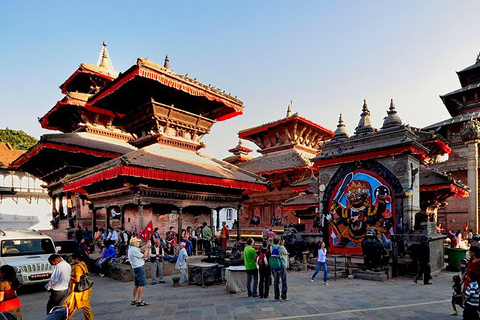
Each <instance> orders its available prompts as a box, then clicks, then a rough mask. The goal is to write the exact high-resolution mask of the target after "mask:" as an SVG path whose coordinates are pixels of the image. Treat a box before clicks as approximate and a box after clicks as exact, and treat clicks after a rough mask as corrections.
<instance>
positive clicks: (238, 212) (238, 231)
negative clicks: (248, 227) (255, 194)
mask: <svg viewBox="0 0 480 320" xmlns="http://www.w3.org/2000/svg"><path fill="white" fill-rule="evenodd" d="M241 212H242V205H241V204H239V205H238V208H237V241H240V236H241V231H242V230H241V228H240V225H241V223H240V213H241Z"/></svg>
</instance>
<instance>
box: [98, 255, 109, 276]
mask: <svg viewBox="0 0 480 320" xmlns="http://www.w3.org/2000/svg"><path fill="white" fill-rule="evenodd" d="M96 265H97V266H98V267H99V268H100V273H103V274H106V273H107V267H108V258H102V259H100V260H97V262H96Z"/></svg>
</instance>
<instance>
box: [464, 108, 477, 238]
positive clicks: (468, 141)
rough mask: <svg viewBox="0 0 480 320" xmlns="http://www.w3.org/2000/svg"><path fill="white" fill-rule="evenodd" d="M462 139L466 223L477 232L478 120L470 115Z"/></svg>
mask: <svg viewBox="0 0 480 320" xmlns="http://www.w3.org/2000/svg"><path fill="white" fill-rule="evenodd" d="M462 140H463V142H464V143H465V145H466V146H467V181H468V186H469V187H470V197H469V200H468V224H469V228H470V229H472V230H473V232H474V233H478V143H480V122H479V121H478V120H475V119H474V118H473V114H472V115H470V120H469V121H467V122H466V123H465V124H464V127H463V131H462Z"/></svg>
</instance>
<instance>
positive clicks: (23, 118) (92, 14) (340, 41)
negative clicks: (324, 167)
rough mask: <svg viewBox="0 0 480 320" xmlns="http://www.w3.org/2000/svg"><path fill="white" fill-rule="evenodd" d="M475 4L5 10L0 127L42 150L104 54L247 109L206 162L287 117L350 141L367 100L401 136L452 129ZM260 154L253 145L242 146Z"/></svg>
mask: <svg viewBox="0 0 480 320" xmlns="http://www.w3.org/2000/svg"><path fill="white" fill-rule="evenodd" d="M478 12H479V3H478V1H473V0H471V1H469V0H462V1H453V0H438V1H430V0H422V1H418V0H405V1H385V0H378V1H354V0H350V1H342V0H331V1H321V0H312V1H282V0H275V1H225V0H223V1H141V2H137V1H119V0H117V1H64V0H62V1H7V0H4V1H1V0H0V35H1V36H0V41H1V43H0V128H5V127H9V128H11V129H18V130H23V131H25V132H26V133H28V134H30V135H32V136H34V137H36V138H39V137H40V136H41V135H42V134H44V133H48V132H49V131H46V130H43V129H41V127H40V124H39V123H38V121H37V117H42V116H43V115H44V114H45V113H46V112H47V111H48V110H50V109H51V108H52V107H53V106H54V105H55V103H56V101H57V100H60V99H61V98H62V95H61V93H60V90H59V89H58V86H59V85H60V84H62V83H63V82H64V81H65V80H66V79H67V78H68V77H69V76H70V75H71V74H72V73H73V72H74V71H75V70H76V68H77V67H78V65H79V64H80V63H82V62H86V63H91V64H95V63H96V62H97V59H98V55H99V52H100V50H101V47H102V41H103V40H106V41H107V43H108V50H109V53H110V55H111V57H112V61H113V66H114V68H115V69H116V71H117V72H121V71H125V70H126V69H128V68H129V67H130V66H132V65H133V64H134V63H135V61H136V58H138V57H146V58H149V59H150V60H152V61H154V62H157V63H160V64H162V63H163V60H164V57H165V55H166V54H168V56H169V58H170V63H171V67H172V68H173V69H174V70H175V71H177V72H178V73H181V74H186V73H188V75H189V76H190V77H192V78H197V79H198V80H199V81H202V82H203V83H205V84H212V85H215V86H217V87H219V88H221V89H222V90H225V91H226V92H230V93H231V94H232V95H237V96H238V97H239V98H240V99H242V100H243V101H244V106H245V110H244V114H243V115H241V116H238V117H236V118H233V119H230V120H227V121H224V122H220V123H217V124H215V125H214V126H213V129H212V131H211V133H210V135H208V136H207V137H205V138H204V142H205V143H206V144H207V148H206V149H203V150H202V152H203V153H206V154H208V155H211V156H214V157H217V158H224V157H227V156H229V153H228V151H227V150H228V149H230V148H232V147H234V146H235V145H236V144H237V143H238V136H237V133H238V131H240V130H242V129H246V128H249V127H253V126H257V125H260V124H262V123H266V122H271V121H275V120H278V119H280V118H283V117H285V114H286V110H287V105H288V103H289V101H290V100H293V112H298V113H299V114H300V116H302V117H305V118H307V119H309V120H311V121H314V122H316V123H318V124H320V125H322V126H324V127H326V128H328V129H330V130H332V131H333V130H335V128H336V125H337V120H338V116H339V114H340V113H343V115H344V120H345V124H346V126H347V130H348V131H349V132H350V133H353V131H354V129H355V127H356V126H357V124H358V121H359V119H360V113H361V108H362V104H363V99H367V101H368V105H369V109H370V111H371V114H372V115H371V119H372V122H373V125H374V126H375V127H377V128H379V127H381V126H382V121H383V118H384V117H385V116H386V111H387V110H388V107H389V104H390V99H391V98H393V99H394V101H395V104H396V107H397V111H398V114H399V116H400V117H401V119H402V120H403V122H404V123H407V124H410V125H413V126H416V127H424V126H427V125H429V124H432V123H435V122H438V121H441V120H444V119H447V118H449V114H448V113H447V111H446V109H445V107H444V106H443V104H442V101H441V100H440V98H439V95H443V94H445V93H448V92H450V91H453V90H456V89H458V88H460V84H459V82H458V78H457V76H456V74H455V71H459V70H461V69H463V68H465V67H467V66H470V65H472V64H474V63H475V58H476V56H477V54H478V52H479V50H480V32H479V30H480V19H479V14H478ZM245 146H247V147H250V148H252V149H254V150H256V149H257V148H256V146H255V145H253V144H251V143H245Z"/></svg>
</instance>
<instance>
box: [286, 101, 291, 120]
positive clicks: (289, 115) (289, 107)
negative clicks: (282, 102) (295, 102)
mask: <svg viewBox="0 0 480 320" xmlns="http://www.w3.org/2000/svg"><path fill="white" fill-rule="evenodd" d="M291 116H292V100H290V104H289V105H288V108H287V118H290V117H291Z"/></svg>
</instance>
